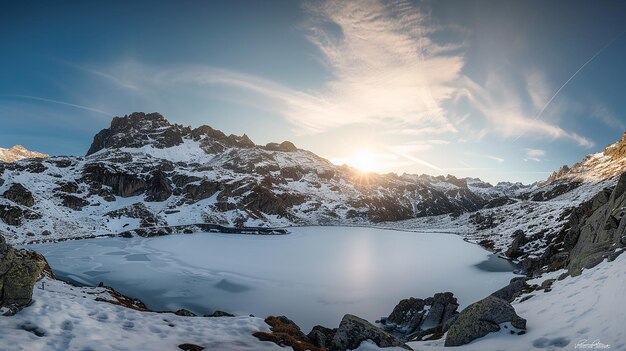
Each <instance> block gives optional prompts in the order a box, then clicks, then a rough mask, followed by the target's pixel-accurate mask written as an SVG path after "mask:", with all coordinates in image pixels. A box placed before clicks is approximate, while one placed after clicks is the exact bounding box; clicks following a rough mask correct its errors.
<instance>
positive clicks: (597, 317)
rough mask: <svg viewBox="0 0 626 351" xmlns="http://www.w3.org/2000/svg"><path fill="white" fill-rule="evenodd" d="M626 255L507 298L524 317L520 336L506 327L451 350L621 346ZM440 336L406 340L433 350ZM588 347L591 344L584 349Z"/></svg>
mask: <svg viewBox="0 0 626 351" xmlns="http://www.w3.org/2000/svg"><path fill="white" fill-rule="evenodd" d="M563 272H565V271H556V272H551V273H549V274H545V275H544V276H542V277H540V278H537V279H535V280H534V281H529V284H533V283H534V284H541V283H542V282H543V281H544V280H546V279H551V278H552V279H554V278H557V277H558V276H559V275H560V274H562V273H563ZM625 282H626V255H623V254H622V255H620V256H618V257H617V259H615V261H613V262H606V261H605V262H602V263H601V264H599V265H598V266H596V267H594V268H591V269H588V270H584V271H583V273H582V274H581V275H580V276H577V277H567V278H565V279H564V280H560V281H559V280H557V281H555V282H554V284H553V285H552V291H550V292H547V293H546V292H543V291H538V292H533V293H531V294H529V295H533V296H532V297H531V298H530V299H528V300H526V301H524V302H520V299H522V298H524V297H525V296H526V298H527V296H528V295H524V296H522V297H519V298H518V299H517V300H516V301H514V302H513V304H512V305H513V307H515V311H516V312H517V314H518V315H519V316H520V317H522V318H525V319H526V320H527V321H528V322H527V328H528V329H527V330H526V334H524V335H511V334H510V328H508V329H504V328H502V329H501V330H500V332H499V333H492V334H489V335H487V336H485V337H483V338H481V339H478V340H475V341H473V342H471V343H469V344H467V345H464V346H458V347H455V348H452V349H451V350H459V351H461V350H462V351H485V350H490V351H491V350H493V351H497V350H502V351H528V350H574V349H577V347H576V345H577V344H581V346H579V347H578V349H585V347H584V344H590V343H594V342H596V341H597V342H598V343H602V344H605V345H609V346H610V347H608V348H600V349H609V350H626V327H625V326H626V306H625V305H624V296H626V284H625ZM443 342H444V339H441V340H437V341H429V342H413V343H409V345H410V346H411V347H413V349H415V350H424V351H428V350H438V349H441V348H443ZM587 349H594V348H587Z"/></svg>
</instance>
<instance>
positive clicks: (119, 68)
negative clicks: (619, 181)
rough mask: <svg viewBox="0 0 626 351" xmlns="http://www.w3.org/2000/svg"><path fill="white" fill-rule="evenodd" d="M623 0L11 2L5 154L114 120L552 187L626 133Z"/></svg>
mask: <svg viewBox="0 0 626 351" xmlns="http://www.w3.org/2000/svg"><path fill="white" fill-rule="evenodd" d="M625 19H626V2H623V1H602V0H599V1H568V2H562V1H530V0H529V1H496V0H492V1H471V0H459V1H456V0H441V1H425V2H418V1H408V0H389V1H381V0H362V1H355V2H351V1H308V0H305V1H294V0H285V1H274V0H264V1H239V0H231V1H132V2H131V1H106V2H105V1H100V2H97V1H59V2H51V1H40V2H38V1H0V147H5V148H6V147H10V146H12V145H14V144H21V145H24V146H26V147H27V148H29V149H31V150H35V151H40V152H44V153H48V154H51V155H84V154H85V153H86V151H87V149H88V148H89V145H90V143H91V141H92V139H93V136H94V135H95V134H96V133H97V132H98V131H99V130H101V129H103V128H106V127H107V126H108V125H109V123H110V121H111V119H112V117H113V116H123V115H126V114H130V113H132V112H135V111H144V112H154V111H157V112H160V113H161V114H163V115H165V116H166V117H167V118H168V119H169V120H170V121H171V122H175V123H180V124H183V125H191V126H199V125H204V124H206V125H210V126H212V127H214V128H217V129H220V130H222V131H224V132H225V133H228V134H230V133H233V134H237V135H241V134H244V133H245V134H247V135H248V136H249V137H250V138H251V139H252V140H253V141H255V142H256V143H257V144H265V143H268V142H273V141H278V142H281V141H283V140H290V141H292V142H294V143H295V144H296V145H297V146H298V147H300V148H304V149H308V150H310V151H313V152H315V153H316V154H318V155H320V156H322V157H325V158H328V159H330V160H331V161H333V162H335V163H338V164H342V163H348V164H351V165H354V166H357V167H361V168H363V169H365V170H374V171H378V172H383V173H386V172H396V173H403V172H406V173H417V174H424V173H425V174H430V175H446V174H453V175H456V176H458V177H480V178H481V179H483V180H487V181H490V182H493V183H495V182H498V181H503V180H506V181H521V182H524V183H530V182H533V181H537V180H541V179H545V178H546V177H547V176H548V175H549V174H550V173H551V172H552V171H554V170H556V169H558V168H559V167H560V166H561V165H563V164H569V165H571V164H573V163H575V162H577V161H580V160H581V159H582V158H583V157H584V156H585V155H587V154H589V153H594V152H599V151H601V150H603V149H604V148H605V147H606V146H607V145H609V144H611V143H613V142H615V141H617V140H618V139H619V138H620V137H621V135H622V133H623V132H624V131H625V130H626V96H625V94H626V64H624V62H626V34H625V31H626V20H625Z"/></svg>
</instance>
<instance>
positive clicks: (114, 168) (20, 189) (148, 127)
mask: <svg viewBox="0 0 626 351" xmlns="http://www.w3.org/2000/svg"><path fill="white" fill-rule="evenodd" d="M478 183H480V185H478ZM481 187H484V189H483V188H481ZM487 188H489V189H488V190H485V189H487ZM518 188H519V186H518V185H512V186H506V185H499V186H496V187H492V186H490V185H488V184H487V183H482V182H480V181H479V180H472V181H471V182H470V184H468V181H467V180H466V179H457V178H455V177H453V176H450V175H449V176H446V177H443V176H439V177H432V176H427V175H419V176H418V175H407V174H404V175H396V174H385V175H380V174H375V173H368V174H363V173H361V172H360V171H357V170H355V169H352V168H350V167H346V166H336V165H333V164H332V163H330V162H329V161H328V160H326V159H324V158H321V157H319V156H317V155H315V154H314V153H312V152H309V151H306V150H302V149H298V148H297V147H296V146H295V145H293V144H292V143H290V142H288V141H285V142H283V143H280V144H279V143H269V144H267V145H264V146H261V145H255V144H254V143H253V142H252V141H251V140H250V139H249V138H248V137H247V136H246V135H245V134H244V135H243V136H235V135H228V136H227V135H225V134H224V133H222V132H221V131H219V130H215V129H213V128H211V127H208V126H201V127H198V128H191V127H185V126H181V125H178V124H172V123H170V122H168V121H167V120H166V119H165V117H163V116H162V115H160V114H158V113H150V114H145V113H133V114H131V115H129V116H125V117H116V118H114V119H113V121H112V122H111V126H110V127H109V128H107V129H104V130H102V131H101V132H99V133H98V134H97V135H96V136H95V137H94V141H93V144H92V145H91V147H90V148H89V151H88V152H87V156H85V157H51V158H49V159H46V160H41V159H36V160H23V161H21V162H16V163H11V164H1V163H0V194H3V196H2V197H0V218H1V219H2V222H0V231H2V232H5V233H7V234H8V235H7V239H8V240H10V241H14V242H26V241H36V240H48V239H51V238H52V237H54V236H63V237H84V236H89V235H105V234H114V233H120V232H123V231H129V230H133V229H138V228H154V227H159V228H160V229H159V230H162V228H163V227H172V226H177V225H188V224H197V223H214V224H220V225H225V226H235V227H237V226H289V225H307V224H369V223H378V222H383V221H398V220H405V219H410V218H416V217H423V216H432V215H441V214H453V215H455V216H458V215H460V214H461V213H464V212H468V211H475V210H478V209H480V208H482V207H484V206H486V205H487V204H488V203H489V202H490V201H493V200H494V199H495V198H499V197H502V196H505V195H507V194H509V193H513V192H515V191H517V190H514V189H518ZM168 230H169V229H168ZM145 231H148V230H147V229H144V233H143V234H146V235H149V234H150V233H145ZM50 234H52V235H51V236H50ZM152 234H154V233H152Z"/></svg>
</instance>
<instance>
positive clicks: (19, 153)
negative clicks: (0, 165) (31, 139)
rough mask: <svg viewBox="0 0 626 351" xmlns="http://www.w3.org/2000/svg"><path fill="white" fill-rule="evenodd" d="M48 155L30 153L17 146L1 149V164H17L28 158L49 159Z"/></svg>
mask: <svg viewBox="0 0 626 351" xmlns="http://www.w3.org/2000/svg"><path fill="white" fill-rule="evenodd" d="M47 157H48V155H46V154H42V153H39V152H34V151H28V150H27V149H26V148H25V147H23V146H22V145H15V146H13V147H12V148H10V149H3V148H0V162H15V161H19V160H23V159H27V158H47Z"/></svg>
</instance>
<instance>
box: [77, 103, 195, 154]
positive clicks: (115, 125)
mask: <svg viewBox="0 0 626 351" xmlns="http://www.w3.org/2000/svg"><path fill="white" fill-rule="evenodd" d="M183 130H185V132H186V133H190V132H191V130H190V129H189V128H187V129H185V128H184V127H182V126H180V125H176V124H174V125H172V124H170V123H169V122H168V121H167V119H165V117H163V116H162V115H161V114H159V113H148V114H146V113H143V112H135V113H132V114H130V115H127V116H124V117H114V118H113V120H112V121H111V126H110V127H109V128H107V129H103V130H102V131H100V132H99V133H98V134H96V136H95V137H94V138H93V142H92V144H91V147H89V151H87V155H91V154H93V153H96V152H98V151H100V150H102V149H104V148H116V149H118V148H122V147H129V148H138V147H142V146H144V145H148V144H150V145H153V146H154V147H156V148H160V149H162V148H166V147H171V146H175V145H179V144H182V142H183V140H182V134H183V133H184V132H183Z"/></svg>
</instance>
